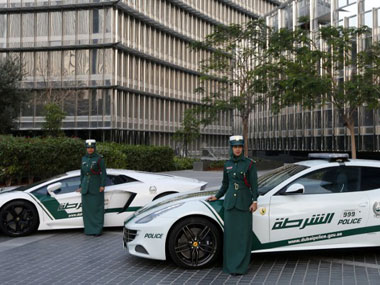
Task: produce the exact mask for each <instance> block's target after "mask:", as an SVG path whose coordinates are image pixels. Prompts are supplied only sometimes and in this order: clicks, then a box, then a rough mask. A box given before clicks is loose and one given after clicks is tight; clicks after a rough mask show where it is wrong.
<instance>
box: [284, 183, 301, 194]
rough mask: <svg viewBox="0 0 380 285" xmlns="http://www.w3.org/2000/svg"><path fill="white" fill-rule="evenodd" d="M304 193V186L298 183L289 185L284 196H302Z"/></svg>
mask: <svg viewBox="0 0 380 285" xmlns="http://www.w3.org/2000/svg"><path fill="white" fill-rule="evenodd" d="M303 193H305V186H303V185H302V184H300V183H295V184H293V185H290V186H289V187H288V188H287V189H286V191H285V193H284V194H285V195H292V194H303Z"/></svg>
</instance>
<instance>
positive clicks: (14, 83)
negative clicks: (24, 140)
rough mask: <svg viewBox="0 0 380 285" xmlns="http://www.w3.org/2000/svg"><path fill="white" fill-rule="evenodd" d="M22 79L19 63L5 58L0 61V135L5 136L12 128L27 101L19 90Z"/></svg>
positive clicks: (16, 60)
mask: <svg viewBox="0 0 380 285" xmlns="http://www.w3.org/2000/svg"><path fill="white" fill-rule="evenodd" d="M22 78H23V72H22V67H21V64H20V61H19V60H18V59H15V58H11V57H7V58H5V59H0V122H1V124H0V133H1V134H6V133H9V132H10V131H11V129H12V128H14V121H15V119H16V118H17V117H18V116H19V115H20V108H21V105H22V104H23V103H24V102H27V101H28V100H29V96H28V95H27V93H26V92H25V91H22V90H21V89H19V87H20V82H21V80H22Z"/></svg>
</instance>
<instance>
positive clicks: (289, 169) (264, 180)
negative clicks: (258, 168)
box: [258, 164, 307, 195]
mask: <svg viewBox="0 0 380 285" xmlns="http://www.w3.org/2000/svg"><path fill="white" fill-rule="evenodd" d="M305 169H307V167H306V166H302V165H297V164H289V165H286V166H283V167H279V168H277V169H275V170H273V171H270V172H269V173H266V174H264V175H262V176H260V177H259V179H258V186H259V194H260V195H264V194H266V193H267V192H269V191H270V190H272V189H273V188H274V187H276V186H277V185H279V184H281V183H282V182H284V181H285V180H286V179H288V178H290V177H292V176H293V175H296V174H297V173H299V172H301V171H303V170H305Z"/></svg>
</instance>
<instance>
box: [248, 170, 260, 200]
mask: <svg viewBox="0 0 380 285" xmlns="http://www.w3.org/2000/svg"><path fill="white" fill-rule="evenodd" d="M248 176H249V184H250V185H251V191H252V202H255V201H257V198H258V197H259V192H258V184H257V169H256V163H253V164H252V167H251V168H250V169H249V171H248Z"/></svg>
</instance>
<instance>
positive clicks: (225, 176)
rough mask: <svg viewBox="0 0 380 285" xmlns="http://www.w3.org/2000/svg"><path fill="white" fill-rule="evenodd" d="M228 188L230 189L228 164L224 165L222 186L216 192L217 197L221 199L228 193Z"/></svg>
mask: <svg viewBox="0 0 380 285" xmlns="http://www.w3.org/2000/svg"><path fill="white" fill-rule="evenodd" d="M227 189H228V174H227V171H226V165H224V169H223V181H222V187H220V189H219V191H218V193H216V195H215V197H216V198H218V199H219V198H220V197H222V196H223V195H224V194H225V193H226V191H227Z"/></svg>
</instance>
